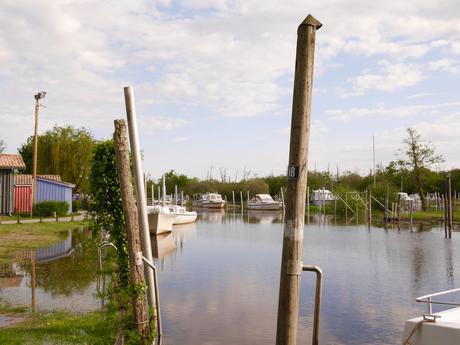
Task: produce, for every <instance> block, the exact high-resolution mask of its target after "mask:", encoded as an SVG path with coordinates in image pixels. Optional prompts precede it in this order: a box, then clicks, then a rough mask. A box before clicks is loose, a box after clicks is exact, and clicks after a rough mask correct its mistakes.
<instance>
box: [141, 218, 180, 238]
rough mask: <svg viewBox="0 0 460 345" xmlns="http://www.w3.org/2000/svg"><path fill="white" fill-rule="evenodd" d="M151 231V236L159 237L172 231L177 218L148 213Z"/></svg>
mask: <svg viewBox="0 0 460 345" xmlns="http://www.w3.org/2000/svg"><path fill="white" fill-rule="evenodd" d="M147 217H148V220H149V230H150V233H151V234H155V235H159V234H163V233H167V232H171V231H172V227H173V223H174V221H175V219H176V216H175V215H173V214H167V213H148V214H147Z"/></svg>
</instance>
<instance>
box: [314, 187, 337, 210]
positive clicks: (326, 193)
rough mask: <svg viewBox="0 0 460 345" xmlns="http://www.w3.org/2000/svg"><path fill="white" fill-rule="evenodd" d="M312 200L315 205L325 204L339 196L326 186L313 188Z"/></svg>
mask: <svg viewBox="0 0 460 345" xmlns="http://www.w3.org/2000/svg"><path fill="white" fill-rule="evenodd" d="M310 200H311V202H312V204H313V205H316V206H320V205H325V204H326V203H328V202H331V201H334V200H337V197H336V196H335V195H334V193H332V192H331V191H330V190H327V189H325V188H322V189H316V190H313V192H312V193H311V197H310Z"/></svg>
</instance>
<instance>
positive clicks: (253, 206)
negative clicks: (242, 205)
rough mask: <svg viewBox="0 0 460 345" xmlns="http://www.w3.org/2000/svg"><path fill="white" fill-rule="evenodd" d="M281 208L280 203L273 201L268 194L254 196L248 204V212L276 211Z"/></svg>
mask: <svg viewBox="0 0 460 345" xmlns="http://www.w3.org/2000/svg"><path fill="white" fill-rule="evenodd" d="M282 208H283V203H282V202H281V201H275V200H273V198H272V197H271V195H270V194H256V196H255V197H253V198H251V199H250V200H249V202H248V210H267V211H276V210H281V209H282Z"/></svg>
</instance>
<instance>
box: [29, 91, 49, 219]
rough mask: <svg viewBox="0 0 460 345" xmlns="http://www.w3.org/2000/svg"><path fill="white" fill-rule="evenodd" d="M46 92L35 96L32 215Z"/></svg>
mask: <svg viewBox="0 0 460 345" xmlns="http://www.w3.org/2000/svg"><path fill="white" fill-rule="evenodd" d="M45 96H46V92H45V91H40V92H38V93H37V94H36V95H34V98H35V131H34V160H33V168H32V200H31V210H30V215H31V216H32V213H33V208H34V204H35V195H36V189H37V150H38V110H39V109H40V99H42V98H45Z"/></svg>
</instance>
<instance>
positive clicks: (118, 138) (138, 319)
mask: <svg viewBox="0 0 460 345" xmlns="http://www.w3.org/2000/svg"><path fill="white" fill-rule="evenodd" d="M113 141H114V146H115V157H116V162H117V171H118V178H119V180H120V191H121V199H122V201H123V213H124V216H125V222H126V232H127V235H128V236H127V237H128V255H129V264H130V278H131V284H132V286H133V287H134V288H139V287H140V286H142V285H143V284H144V283H145V280H144V263H143V260H142V251H141V240H140V234H139V218H138V213H137V206H136V200H135V198H134V191H133V185H132V176H131V167H130V159H129V150H128V138H127V133H126V122H125V121H123V120H115V133H114V135H113ZM141 186H142V185H141ZM145 301H146V300H145V298H140V296H138V295H137V294H132V306H133V315H134V324H135V325H136V328H137V330H138V331H139V333H140V334H141V336H142V338H143V339H144V340H145V339H147V338H148V337H149V324H148V318H147V305H146V303H145Z"/></svg>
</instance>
